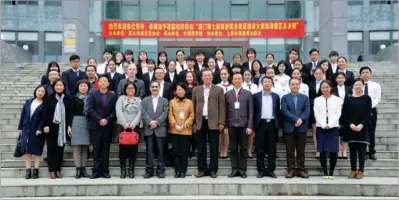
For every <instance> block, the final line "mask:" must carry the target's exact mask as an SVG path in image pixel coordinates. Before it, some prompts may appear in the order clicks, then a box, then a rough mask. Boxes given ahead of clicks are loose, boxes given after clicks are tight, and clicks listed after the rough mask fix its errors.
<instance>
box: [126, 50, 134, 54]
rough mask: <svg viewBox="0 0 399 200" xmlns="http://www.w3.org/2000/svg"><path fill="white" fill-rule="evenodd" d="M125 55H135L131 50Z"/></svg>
mask: <svg viewBox="0 0 399 200" xmlns="http://www.w3.org/2000/svg"><path fill="white" fill-rule="evenodd" d="M125 55H133V51H132V50H130V49H127V50H126V51H125Z"/></svg>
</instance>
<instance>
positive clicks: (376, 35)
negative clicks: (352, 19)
mask: <svg viewBox="0 0 399 200" xmlns="http://www.w3.org/2000/svg"><path fill="white" fill-rule="evenodd" d="M391 35H392V34H391V32H389V31H380V32H370V54H372V55H376V54H377V53H378V52H379V51H380V50H381V49H385V48H386V47H388V46H389V45H391V44H392V39H391Z"/></svg>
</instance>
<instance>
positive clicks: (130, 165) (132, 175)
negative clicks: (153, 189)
mask: <svg viewBox="0 0 399 200" xmlns="http://www.w3.org/2000/svg"><path fill="white" fill-rule="evenodd" d="M129 178H134V165H132V164H129Z"/></svg>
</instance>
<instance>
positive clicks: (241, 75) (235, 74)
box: [231, 70, 251, 78]
mask: <svg viewBox="0 0 399 200" xmlns="http://www.w3.org/2000/svg"><path fill="white" fill-rule="evenodd" d="M246 71H248V72H250V71H249V70H245V71H244V72H246ZM250 73H251V72H250ZM235 75H240V76H241V78H242V74H241V73H237V72H236V73H233V76H231V77H234V76H235Z"/></svg>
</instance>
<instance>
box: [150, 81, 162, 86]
mask: <svg viewBox="0 0 399 200" xmlns="http://www.w3.org/2000/svg"><path fill="white" fill-rule="evenodd" d="M154 83H156V84H158V87H160V86H161V83H160V82H158V81H151V83H150V87H151V85H152V84H154Z"/></svg>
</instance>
